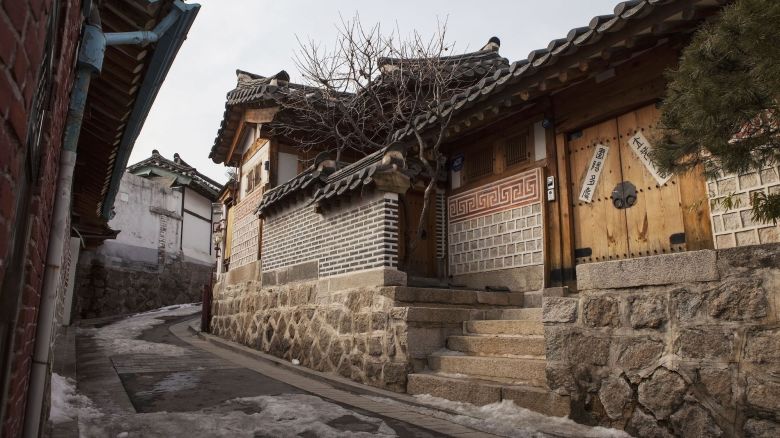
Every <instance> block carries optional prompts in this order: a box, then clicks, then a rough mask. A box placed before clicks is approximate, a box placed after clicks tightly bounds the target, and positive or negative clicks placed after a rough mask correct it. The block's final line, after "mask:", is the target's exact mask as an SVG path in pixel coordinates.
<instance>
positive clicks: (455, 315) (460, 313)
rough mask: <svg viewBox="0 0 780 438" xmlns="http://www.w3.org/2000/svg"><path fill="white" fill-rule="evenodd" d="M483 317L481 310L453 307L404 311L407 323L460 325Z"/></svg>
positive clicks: (417, 308) (413, 308)
mask: <svg viewBox="0 0 780 438" xmlns="http://www.w3.org/2000/svg"><path fill="white" fill-rule="evenodd" d="M483 317H484V311H483V310H479V309H463V308H455V307H409V308H408V310H407V311H406V321H407V322H443V323H461V322H464V321H470V320H480V319H483Z"/></svg>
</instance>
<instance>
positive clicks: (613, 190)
mask: <svg viewBox="0 0 780 438" xmlns="http://www.w3.org/2000/svg"><path fill="white" fill-rule="evenodd" d="M658 117H659V112H658V109H657V108H656V107H655V105H652V106H647V107H644V108H641V109H639V110H636V111H632V112H630V113H627V114H624V115H622V116H620V117H617V118H614V119H610V120H607V121H604V122H602V123H599V124H597V125H594V126H591V127H588V128H586V129H583V130H582V131H579V132H576V133H570V134H569V135H568V138H567V145H566V147H567V152H568V155H569V157H568V158H569V170H570V175H571V202H572V216H573V217H572V220H573V233H574V259H575V264H580V263H590V262H600V261H608V260H617V259H625V258H633V257H642V256H648V255H656V254H663V253H670V252H679V251H686V250H690V249H700V248H706V247H711V239H712V237H711V231H710V222H709V211H708V208H707V205H706V203H707V201H706V191H705V180H704V177H703V176H701V175H700V174H699V173H691V174H689V175H685V176H673V177H671V178H670V179H668V181H665V182H663V183H661V182H659V180H658V177H657V176H654V174H653V170H652V168H651V167H649V166H648V164H646V163H645V162H643V161H642V159H641V157H640V155H641V154H640V153H639V152H638V151H636V150H635V148H632V146H631V145H629V141H632V139H636V138H637V134H638V133H642V135H643V137H644V139H643V141H644V140H647V142H648V143H652V139H653V138H654V128H655V125H656V122H657V120H658ZM604 146H606V148H604ZM604 149H606V153H605V154H604V156H603V157H601V159H599V158H597V156H596V155H597V152H598V151H599V150H602V151H603V150H604ZM599 168H600V169H599ZM594 169H597V170H600V174H599V175H597V177H596V183H595V184H593V180H594V178H593V175H594V173H595V172H594V171H593V170H594ZM589 170H590V172H589ZM656 175H657V172H656ZM662 179H663V178H662ZM589 184H590V187H591V188H592V192H591V193H587V192H586V193H584V194H583V191H584V189H585V188H586V187H587V186H588V185H589ZM588 197H589V198H590V199H589V200H587V199H588ZM582 198H585V199H586V200H583V199H582Z"/></svg>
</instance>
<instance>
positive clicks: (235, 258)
mask: <svg viewBox="0 0 780 438" xmlns="http://www.w3.org/2000/svg"><path fill="white" fill-rule="evenodd" d="M262 196H263V191H262V190H255V191H254V192H252V193H250V194H248V195H246V196H245V197H244V199H242V200H241V202H239V203H238V204H237V205H236V206H235V207H233V208H234V209H235V210H234V211H235V216H234V217H235V222H234V224H233V239H232V241H231V245H232V246H233V248H232V249H231V252H230V268H231V269H233V268H238V267H239V266H244V265H247V264H249V263H252V262H254V261H256V260H257V254H258V247H257V245H258V243H259V238H258V234H259V232H260V219H259V218H258V217H257V215H256V214H255V208H257V205H258V204H259V203H260V198H262Z"/></svg>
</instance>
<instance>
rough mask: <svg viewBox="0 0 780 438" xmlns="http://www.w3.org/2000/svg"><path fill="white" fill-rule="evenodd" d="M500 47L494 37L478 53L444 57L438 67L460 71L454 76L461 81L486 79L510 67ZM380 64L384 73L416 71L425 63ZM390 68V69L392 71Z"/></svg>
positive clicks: (399, 61)
mask: <svg viewBox="0 0 780 438" xmlns="http://www.w3.org/2000/svg"><path fill="white" fill-rule="evenodd" d="M499 46H500V41H499V40H498V38H496V37H493V38H491V39H490V42H488V44H486V45H485V47H483V48H482V49H480V50H478V51H476V52H470V53H464V54H460V55H454V56H442V57H439V58H438V59H437V60H436V65H437V66H438V67H440V68H444V69H447V68H449V69H452V68H457V69H458V71H457V73H456V74H455V75H454V76H455V77H457V78H459V79H462V80H468V79H475V80H476V79H477V78H482V77H485V76H486V75H488V74H490V73H492V72H494V71H496V70H498V69H501V68H506V67H509V60H508V59H506V58H504V57H503V56H501V55H499V53H498V48H499ZM378 62H379V65H380V66H381V68H382V69H383V70H384V71H388V70H391V69H392V67H402V68H405V69H414V68H415V66H416V65H418V64H420V63H423V62H425V61H424V60H421V59H416V58H412V59H399V58H380V59H379V60H378ZM388 67H390V69H389V68H388Z"/></svg>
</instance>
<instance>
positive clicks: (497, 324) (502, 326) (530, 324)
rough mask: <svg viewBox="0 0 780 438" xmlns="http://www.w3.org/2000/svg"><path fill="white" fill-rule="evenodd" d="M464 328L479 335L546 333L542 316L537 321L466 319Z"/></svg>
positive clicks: (468, 332) (467, 331)
mask: <svg viewBox="0 0 780 438" xmlns="http://www.w3.org/2000/svg"><path fill="white" fill-rule="evenodd" d="M464 330H465V332H466V333H467V334H472V333H473V334H477V335H544V325H542V319H541V318H539V320H537V321H520V320H500V319H488V320H483V321H466V323H465V324H464Z"/></svg>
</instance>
